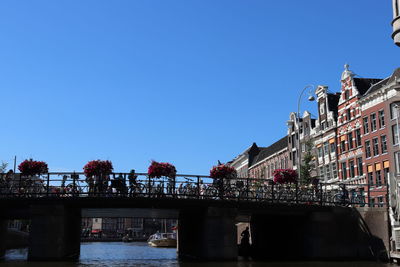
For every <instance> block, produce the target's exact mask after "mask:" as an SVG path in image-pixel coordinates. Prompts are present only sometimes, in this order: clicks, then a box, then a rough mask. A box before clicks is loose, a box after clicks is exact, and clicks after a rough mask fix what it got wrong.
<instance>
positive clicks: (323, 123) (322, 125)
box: [321, 121, 325, 131]
mask: <svg viewBox="0 0 400 267" xmlns="http://www.w3.org/2000/svg"><path fill="white" fill-rule="evenodd" d="M321 130H322V131H323V130H325V122H324V121H323V122H322V123H321Z"/></svg>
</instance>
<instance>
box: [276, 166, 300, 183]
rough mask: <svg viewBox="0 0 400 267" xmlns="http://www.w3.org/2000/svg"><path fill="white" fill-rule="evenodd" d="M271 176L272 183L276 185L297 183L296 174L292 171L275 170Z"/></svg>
mask: <svg viewBox="0 0 400 267" xmlns="http://www.w3.org/2000/svg"><path fill="white" fill-rule="evenodd" d="M273 175H274V182H275V183H278V184H287V183H296V182H297V172H296V171H295V170H293V169H276V170H275V171H274V173H273Z"/></svg>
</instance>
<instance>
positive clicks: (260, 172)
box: [249, 136, 289, 179]
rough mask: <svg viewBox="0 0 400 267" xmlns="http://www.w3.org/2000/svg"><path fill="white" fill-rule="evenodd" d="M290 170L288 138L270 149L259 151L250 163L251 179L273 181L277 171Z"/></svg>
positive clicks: (264, 148)
mask: <svg viewBox="0 0 400 267" xmlns="http://www.w3.org/2000/svg"><path fill="white" fill-rule="evenodd" d="M286 168H289V151H288V138H287V136H285V137H283V138H281V139H280V140H278V141H277V142H275V143H273V144H272V145H270V146H268V147H263V148H260V149H259V152H258V153H257V155H255V156H254V157H252V158H251V161H249V177H251V178H266V179H272V178H273V172H274V170H275V169H286Z"/></svg>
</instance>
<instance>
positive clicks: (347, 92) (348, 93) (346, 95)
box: [344, 90, 350, 100]
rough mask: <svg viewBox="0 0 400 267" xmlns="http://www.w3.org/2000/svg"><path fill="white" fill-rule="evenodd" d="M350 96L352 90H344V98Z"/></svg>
mask: <svg viewBox="0 0 400 267" xmlns="http://www.w3.org/2000/svg"><path fill="white" fill-rule="evenodd" d="M349 97H350V92H349V90H346V91H344V99H346V100H347V99H349Z"/></svg>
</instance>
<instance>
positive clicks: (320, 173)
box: [319, 167, 325, 180]
mask: <svg viewBox="0 0 400 267" xmlns="http://www.w3.org/2000/svg"><path fill="white" fill-rule="evenodd" d="M319 177H320V179H321V180H325V175H324V167H319Z"/></svg>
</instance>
